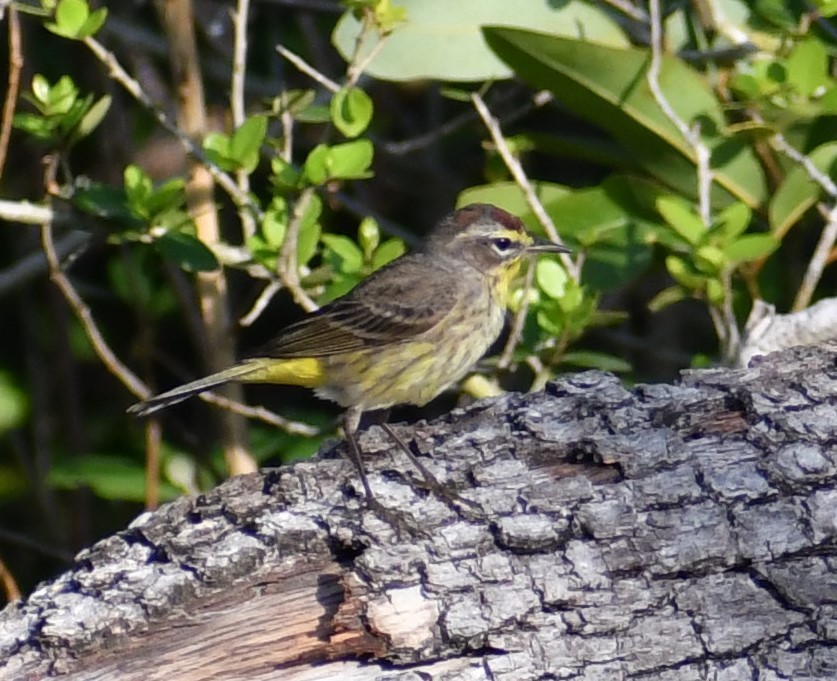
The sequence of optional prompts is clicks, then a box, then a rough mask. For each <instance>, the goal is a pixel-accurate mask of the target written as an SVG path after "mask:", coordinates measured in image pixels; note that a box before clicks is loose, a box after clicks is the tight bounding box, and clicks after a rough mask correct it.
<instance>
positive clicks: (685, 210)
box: [657, 196, 707, 246]
mask: <svg viewBox="0 0 837 681" xmlns="http://www.w3.org/2000/svg"><path fill="white" fill-rule="evenodd" d="M657 210H659V211H660V215H662V216H663V219H664V220H665V221H666V222H667V223H668V225H669V226H670V227H671V228H672V229H673V230H674V231H675V232H677V233H678V234H679V235H680V236H682V237H683V238H684V239H685V240H686V241H687V242H688V243H689V244H691V245H692V246H696V245H697V244H699V243H700V242H701V240H702V239H703V237H704V236H705V235H706V232H707V228H706V226H704V224H703V222H702V221H701V219H700V218H699V217H698V216H697V215H696V214H695V213H694V211H693V210H692V209H691V206H690V205H689V204H688V203H686V202H685V201H683V200H682V199H680V198H679V197H676V196H661V197H660V198H659V199H657Z"/></svg>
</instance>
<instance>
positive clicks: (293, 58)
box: [276, 45, 340, 92]
mask: <svg viewBox="0 0 837 681" xmlns="http://www.w3.org/2000/svg"><path fill="white" fill-rule="evenodd" d="M276 51H277V52H278V53H279V54H281V55H282V56H283V57H284V58H285V59H287V60H288V61H289V62H291V64H293V65H294V66H296V68H297V69H299V70H300V71H301V72H302V73H304V74H305V75H306V76H308V77H309V78H311V79H312V80H314V81H315V82H317V83H319V84H320V85H322V86H323V87H324V88H325V89H326V90H328V91H329V92H339V91H340V85H339V84H338V83H336V82H334V81H333V80H331V78H329V77H328V76H326V75H325V74H323V73H320V72H319V71H317V69H315V68H314V67H313V66H311V64H309V63H308V62H307V61H305V60H304V59H303V58H302V57H300V56H299V55H298V54H296V53H294V52H291V51H290V50H289V49H288V48H287V47H284V46H283V45H277V46H276Z"/></svg>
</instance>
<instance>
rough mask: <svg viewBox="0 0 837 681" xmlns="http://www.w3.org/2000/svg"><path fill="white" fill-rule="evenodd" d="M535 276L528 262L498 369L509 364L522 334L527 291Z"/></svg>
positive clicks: (527, 310) (527, 297) (527, 300)
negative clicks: (518, 301)
mask: <svg viewBox="0 0 837 681" xmlns="http://www.w3.org/2000/svg"><path fill="white" fill-rule="evenodd" d="M534 277H535V265H534V263H532V264H530V265H529V267H528V268H527V269H526V278H525V280H524V281H523V297H522V298H521V300H520V307H519V308H518V310H517V312H516V313H515V315H514V321H513V322H512V326H511V330H510V331H509V338H508V340H507V341H506V345H505V347H504V348H503V352H502V354H501V355H500V359H499V360H498V362H497V368H498V369H506V368H507V367H508V366H509V364H511V358H512V355H513V354H514V349H515V348H516V347H517V344H518V343H519V342H520V339H521V337H522V336H523V325H524V324H525V323H526V315H527V314H529V291H530V290H531V289H532V281H533V279H534Z"/></svg>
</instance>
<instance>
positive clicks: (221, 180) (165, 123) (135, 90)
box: [83, 37, 262, 220]
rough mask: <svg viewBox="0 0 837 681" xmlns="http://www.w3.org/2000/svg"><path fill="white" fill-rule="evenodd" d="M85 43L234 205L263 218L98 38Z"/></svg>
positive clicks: (245, 196)
mask: <svg viewBox="0 0 837 681" xmlns="http://www.w3.org/2000/svg"><path fill="white" fill-rule="evenodd" d="M83 42H84V44H85V45H87V47H88V49H89V50H90V51H91V52H93V54H94V55H95V56H96V58H97V59H98V60H99V61H100V62H102V63H103V64H104V65H105V67H107V69H108V74H109V75H110V77H111V78H112V79H113V80H115V81H116V82H117V83H119V84H120V85H121V86H122V87H123V88H124V89H125V90H126V91H127V92H128V94H130V95H131V96H132V97H133V98H134V99H136V100H137V101H138V102H139V103H140V104H142V106H143V107H145V109H146V110H147V111H148V112H149V113H150V114H151V115H152V116H153V118H154V119H155V120H156V121H157V122H158V123H159V124H160V125H161V126H162V127H163V128H165V129H166V130H168V131H169V132H170V133H171V134H172V135H174V136H175V137H176V138H177V140H178V141H179V142H180V144H181V145H182V146H183V148H184V149H185V150H186V151H187V152H188V153H189V155H190V156H192V157H193V158H194V159H196V160H197V161H199V162H200V163H201V164H202V165H203V166H205V167H206V168H207V170H208V171H209V172H210V173H211V174H212V177H213V178H214V179H215V181H216V182H218V185H219V186H220V187H221V188H222V189H223V190H224V191H225V192H227V194H229V196H230V198H232V200H233V201H234V202H235V204H236V205H237V206H242V207H246V208H247V210H249V211H251V212H252V213H253V215H255V216H256V218H257V219H258V220H261V219H262V210H261V208H259V206H258V205H256V204H255V203H254V202H253V201H252V200H251V199H250V197H249V196H247V194H245V193H243V192H242V191H241V190H240V189H239V187H238V185H237V184H236V182H235V180H234V179H233V178H232V177H230V176H229V175H228V174H227V173H225V172H224V171H223V170H221V169H220V168H219V167H218V166H217V165H215V164H214V163H212V161H210V160H209V159H208V158H207V157H206V155H205V154H204V153H203V150H202V149H201V148H200V147H199V146H198V145H197V144H195V142H193V141H192V139H191V138H190V137H189V135H187V134H186V133H185V132H184V131H183V130H181V129H180V128H179V127H178V126H177V125H176V124H175V123H173V122H172V121H171V120H169V117H168V116H166V114H165V113H164V112H163V111H162V110H161V109H160V108H159V107H158V106H157V105H156V104H155V103H154V102H152V101H151V98H150V97H149V96H148V95H147V94H146V92H145V90H143V89H142V86H141V85H140V84H139V82H138V81H137V80H135V79H134V78H132V77H131V76H130V75H129V74H128V72H127V71H126V70H125V69H124V67H123V66H122V65H121V64H120V63H119V61H118V60H117V59H116V57H115V56H114V55H113V53H112V52H110V51H109V50H107V49H106V48H105V47H104V46H103V45H102V44H101V43H100V42H99V41H98V40H96V39H95V38H93V37H87V38H85V39H84V41H83Z"/></svg>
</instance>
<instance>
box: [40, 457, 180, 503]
mask: <svg viewBox="0 0 837 681" xmlns="http://www.w3.org/2000/svg"><path fill="white" fill-rule="evenodd" d="M46 481H47V484H48V485H50V486H51V487H53V488H56V489H80V488H83V487H89V488H90V489H92V490H93V492H94V493H95V494H96V495H97V496H99V497H102V498H103V499H114V500H122V501H134V502H139V503H141V502H143V501H145V467H144V466H143V465H142V464H141V463H140V462H138V461H132V460H130V459H125V458H119V457H116V456H106V455H103V454H87V455H85V456H83V457H78V458H74V459H70V460H66V461H58V462H55V463H54V464H53V467H52V468H51V469H50V471H49V473H48V474H47V480H46ZM159 491H160V496H161V498H162V499H163V500H171V499H174V498H176V497H177V496H179V495H178V492H177V490H176V489H175V488H174V487H173V486H172V485H170V484H168V483H165V482H162V483H161V485H160V490H159Z"/></svg>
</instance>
